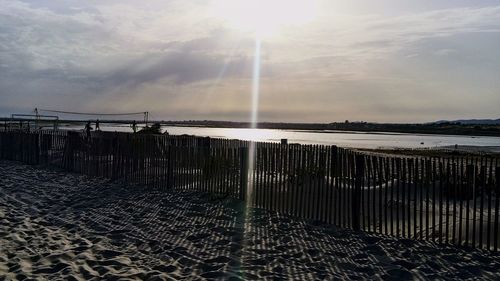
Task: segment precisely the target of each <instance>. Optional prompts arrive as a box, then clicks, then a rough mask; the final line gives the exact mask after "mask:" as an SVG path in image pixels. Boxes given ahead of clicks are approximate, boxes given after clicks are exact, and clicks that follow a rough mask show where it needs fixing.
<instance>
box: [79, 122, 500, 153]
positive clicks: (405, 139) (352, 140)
mask: <svg viewBox="0 0 500 281" xmlns="http://www.w3.org/2000/svg"><path fill="white" fill-rule="evenodd" d="M78 129H81V128H78ZM101 129H103V130H108V131H122V132H131V131H132V129H131V128H130V126H106V127H103V126H101ZM163 130H164V131H165V130H166V131H168V133H170V134H173V135H182V134H187V135H197V136H208V137H213V138H229V139H241V140H253V141H267V142H279V141H280V139H283V138H284V139H288V142H289V143H301V144H323V145H338V146H342V147H357V148H380V147H383V148H394V147H398V148H425V147H442V146H453V145H455V144H458V145H460V146H482V147H496V149H498V150H500V137H479V136H476V137H472V136H449V135H422V134H398V133H363V132H342V131H293V130H272V129H236V128H204V127H163Z"/></svg>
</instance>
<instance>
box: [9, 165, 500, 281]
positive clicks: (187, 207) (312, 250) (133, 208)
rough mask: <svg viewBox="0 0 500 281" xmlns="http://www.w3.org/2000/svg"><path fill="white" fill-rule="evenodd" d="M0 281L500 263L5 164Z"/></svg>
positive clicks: (417, 271) (421, 274) (417, 275)
mask: <svg viewBox="0 0 500 281" xmlns="http://www.w3.org/2000/svg"><path fill="white" fill-rule="evenodd" d="M0 174H1V177H0V280H3V279H6V280H16V279H17V280H22V279H25V278H41V279H49V280H57V279H64V280H91V279H94V280H101V279H108V280H113V279H121V280H178V279H185V280H199V279H209V280H214V279H215V280H217V279H223V280H244V279H249V280H254V279H297V280H312V279H319V280H325V279H326V280H332V279H361V278H373V279H384V280H404V279H435V278H443V279H464V278H478V279H495V278H500V273H498V268H500V258H499V257H498V256H494V255H491V254H488V253H485V252H480V251H466V250H461V249H456V248H453V247H447V246H437V245H434V244H431V243H425V242H417V241H412V240H405V239H400V240H398V239H395V238H391V237H385V236H380V235H378V236H377V235H370V234H364V233H355V232H352V231H349V230H340V229H336V228H334V227H332V226H328V225H321V224H318V223H314V222H307V221H304V220H299V219H295V218H292V217H288V216H283V215H279V214H277V213H274V212H269V211H265V210H260V209H251V210H246V209H245V208H244V205H243V204H242V203H239V202H237V201H229V200H226V199H224V200H220V199H217V198H215V197H213V196H210V195H207V194H200V193H193V192H187V191H186V192H176V193H173V192H166V191H158V190H146V189H144V188H142V187H137V186H135V187H124V186H122V185H120V184H119V183H112V182H109V181H108V180H102V179H91V178H88V177H85V176H81V175H76V174H67V173H63V172H60V171H57V170H48V169H42V168H34V167H30V166H26V165H21V164H17V163H13V162H5V161H1V162H0Z"/></svg>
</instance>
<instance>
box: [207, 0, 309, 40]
mask: <svg viewBox="0 0 500 281" xmlns="http://www.w3.org/2000/svg"><path fill="white" fill-rule="evenodd" d="M317 6H318V5H317V1H316V0H216V1H215V5H214V14H215V16H216V17H218V18H220V19H222V20H223V21H225V22H226V23H227V24H228V25H229V26H230V27H231V28H235V29H237V30H240V31H245V32H255V33H256V34H257V35H258V36H260V37H268V36H271V35H274V34H276V33H277V32H278V31H279V30H281V29H282V28H285V27H291V26H296V25H301V24H304V23H307V22H309V21H311V20H313V19H314V18H315V16H316V14H317V10H318V7H317Z"/></svg>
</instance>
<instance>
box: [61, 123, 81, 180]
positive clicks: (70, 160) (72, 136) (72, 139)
mask: <svg viewBox="0 0 500 281" xmlns="http://www.w3.org/2000/svg"><path fill="white" fill-rule="evenodd" d="M77 139H78V133H77V132H71V131H70V132H68V136H67V139H66V149H65V154H66V155H65V157H64V159H65V165H64V166H65V168H66V169H67V170H68V171H70V172H71V171H73V169H74V167H73V164H74V149H75V144H76V141H77Z"/></svg>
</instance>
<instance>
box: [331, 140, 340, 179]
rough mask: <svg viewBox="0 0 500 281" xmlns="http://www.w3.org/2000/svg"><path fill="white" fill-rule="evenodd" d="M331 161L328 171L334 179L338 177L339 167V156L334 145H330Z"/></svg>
mask: <svg viewBox="0 0 500 281" xmlns="http://www.w3.org/2000/svg"><path fill="white" fill-rule="evenodd" d="M331 148H332V161H331V163H330V166H331V168H330V171H331V173H332V177H333V178H336V177H338V176H339V175H340V167H339V165H338V161H337V160H338V155H339V148H338V147H337V146H336V145H332V146H331Z"/></svg>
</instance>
